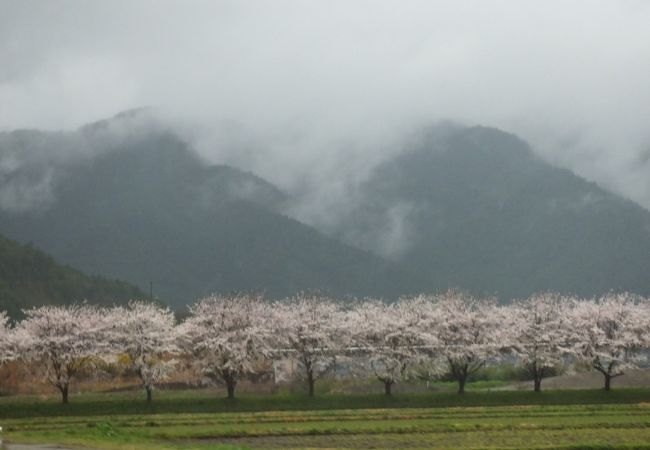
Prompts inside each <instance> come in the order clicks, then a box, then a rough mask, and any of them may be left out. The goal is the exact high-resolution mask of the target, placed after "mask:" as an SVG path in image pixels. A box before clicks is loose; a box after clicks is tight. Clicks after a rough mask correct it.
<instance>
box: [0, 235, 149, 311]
mask: <svg viewBox="0 0 650 450" xmlns="http://www.w3.org/2000/svg"><path fill="white" fill-rule="evenodd" d="M135 298H144V294H143V293H142V292H141V291H140V290H139V289H138V288H136V287H135V286H133V285H131V284H128V283H124V282H120V281H113V280H107V279H105V278H101V277H88V276H86V275H84V274H82V273H81V272H79V271H77V270H74V269H72V268H70V267H67V266H63V265H60V264H57V263H56V262H55V261H54V260H53V259H52V258H51V257H50V256H49V255H46V254H45V253H43V252H41V251H39V250H37V249H35V248H34V247H32V246H31V245H21V244H18V243H16V242H13V241H11V240H9V239H6V238H4V237H2V236H0V311H3V310H4V311H8V313H9V315H10V316H12V317H18V316H19V315H20V310H21V309H22V308H28V307H30V306H38V305H46V304H65V303H73V302H82V301H84V300H88V301H89V302H92V303H98V304H106V305H109V304H113V303H123V302H126V301H128V300H130V299H135Z"/></svg>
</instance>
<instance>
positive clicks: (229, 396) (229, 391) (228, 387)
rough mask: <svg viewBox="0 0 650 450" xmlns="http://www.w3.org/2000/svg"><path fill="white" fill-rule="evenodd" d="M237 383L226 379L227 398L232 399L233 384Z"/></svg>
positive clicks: (233, 396)
mask: <svg viewBox="0 0 650 450" xmlns="http://www.w3.org/2000/svg"><path fill="white" fill-rule="evenodd" d="M236 385H237V383H236V382H235V381H234V380H232V379H230V380H228V381H226V389H228V400H232V399H234V398H235V386H236Z"/></svg>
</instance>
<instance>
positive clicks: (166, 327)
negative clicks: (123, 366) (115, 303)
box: [108, 301, 177, 403]
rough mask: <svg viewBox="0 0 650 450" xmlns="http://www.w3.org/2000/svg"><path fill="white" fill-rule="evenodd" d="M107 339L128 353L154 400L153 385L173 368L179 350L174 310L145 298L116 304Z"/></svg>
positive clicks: (130, 362)
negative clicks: (144, 299) (174, 357)
mask: <svg viewBox="0 0 650 450" xmlns="http://www.w3.org/2000/svg"><path fill="white" fill-rule="evenodd" d="M110 315H111V322H112V325H111V327H110V329H109V330H108V331H109V334H108V340H109V342H110V343H111V348H112V350H113V351H114V352H116V353H118V354H123V355H126V357H127V358H128V364H129V366H130V368H131V370H133V372H134V373H135V374H136V375H138V377H139V378H140V381H141V382H142V386H143V387H144V388H145V390H146V392H147V402H148V403H151V401H152V391H153V388H154V386H155V385H156V384H157V383H159V382H160V381H161V380H164V379H165V378H167V377H168V376H169V374H170V373H171V372H173V370H174V368H175V364H176V361H175V360H173V359H171V357H172V356H173V355H174V354H175V353H176V352H177V347H176V335H175V330H174V325H175V323H176V319H175V318H174V313H173V312H172V311H170V310H169V308H167V307H163V306H160V305H157V304H154V303H150V302H145V301H131V302H129V304H128V305H127V306H120V307H116V308H113V309H112V311H111V314H110Z"/></svg>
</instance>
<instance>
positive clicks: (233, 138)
mask: <svg viewBox="0 0 650 450" xmlns="http://www.w3.org/2000/svg"><path fill="white" fill-rule="evenodd" d="M0 11H1V13H0V130H10V129H14V128H25V127H27V128H32V127H38V128H47V129H60V128H63V129H71V128H75V127H78V126H80V125H82V124H83V123H86V122H88V121H92V120H95V119H97V118H101V117H106V116H110V115H113V114H114V113H115V112H117V111H120V110H124V109H128V108H131V107H134V106H140V105H156V106H157V107H158V109H159V110H160V111H162V112H163V114H164V115H165V116H166V118H167V120H170V121H173V122H174V123H176V124H177V126H178V127H179V128H180V129H181V130H183V133H184V134H185V136H187V137H188V139H191V140H192V142H193V143H194V144H195V146H196V147H197V148H198V149H199V151H200V152H201V153H202V154H203V155H205V156H206V157H207V158H209V159H210V160H212V161H215V162H227V163H231V164H235V165H238V166H241V167H243V168H245V169H248V170H252V171H253V172H256V173H258V174H259V175H261V176H263V177H265V178H268V179H270V180H271V181H273V182H275V183H277V184H279V185H280V186H281V187H283V188H284V189H286V190H288V191H291V192H298V193H302V194H303V195H304V196H305V197H306V198H308V199H309V201H305V202H304V203H303V205H306V207H303V208H301V209H300V211H298V212H297V214H298V215H300V216H301V217H302V218H304V219H305V220H309V221H312V222H314V221H320V222H323V221H325V222H326V221H327V220H328V218H329V217H331V216H332V211H335V210H336V211H340V210H341V208H342V205H344V204H345V199H346V198H348V197H349V195H350V194H351V193H352V192H353V191H354V189H355V186H356V185H357V183H358V182H359V181H360V180H362V179H363V177H364V174H365V173H367V171H368V170H369V168H371V167H372V166H373V165H375V164H376V163H378V162H380V161H381V160H382V159H383V158H385V157H386V155H388V154H391V153H392V152H396V151H398V150H399V149H400V148H401V142H402V139H403V137H404V136H406V135H408V134H409V132H411V131H412V130H414V129H417V128H418V127H420V126H421V125H423V124H427V123H432V122H436V121H438V120H441V119H445V118H451V119H453V120H458V121H461V122H464V123H467V124H484V125H491V126H496V127H499V128H502V129H505V130H508V131H511V132H514V133H517V134H520V135H521V136H522V137H523V138H525V139H527V140H529V141H530V142H531V143H532V145H533V146H534V147H535V149H536V151H537V152H539V153H540V154H541V155H542V156H543V157H544V158H546V159H547V160H549V161H551V162H552V163H554V164H557V165H560V166H563V167H568V168H570V169H572V170H574V171H576V172H577V173H579V174H581V175H583V176H585V177H587V178H589V179H591V180H594V181H597V182H599V183H600V184H602V185H603V186H605V187H607V188H609V189H612V190H614V191H616V192H618V193H622V194H624V195H626V196H627V197H629V198H631V199H633V200H635V201H637V202H639V203H641V204H642V205H644V206H645V207H647V208H650V162H649V157H648V154H649V151H650V150H649V149H650V128H648V125H647V124H648V121H649V119H650V87H648V83H647V80H648V77H649V76H650V58H649V57H648V56H647V55H650V27H648V26H647V24H648V23H650V3H648V2H645V1H641V0H639V1H619V0H611V1H587V0H583V1H575V2H570V3H568V2H560V1H548V2H520V1H515V0H511V1H493V2H485V1H478V0H476V1H464V2H458V1H451V0H450V1H409V2H403V1H376V0H362V1H344V0H340V1H320V2H316V1H305V2H298V1H294V2H289V1H189V2H185V1H180V0H179V1H176V2H170V1H136V2H134V1H126V0H122V1H111V2H86V1H81V0H80V1H54V2H41V1H30V0H23V1H20V2H11V1H8V0H6V1H4V0H0ZM309 205H312V206H313V205H317V206H318V207H317V208H316V207H312V208H310V207H308V206H309Z"/></svg>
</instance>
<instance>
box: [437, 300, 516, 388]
mask: <svg viewBox="0 0 650 450" xmlns="http://www.w3.org/2000/svg"><path fill="white" fill-rule="evenodd" d="M431 316H432V318H433V320H432V321H431V328H432V329H433V331H434V332H435V335H436V337H437V340H438V351H439V354H440V356H441V357H442V359H444V360H445V361H446V363H447V365H448V369H449V371H450V373H451V375H452V376H453V377H454V378H455V379H456V380H457V381H458V392H459V393H460V394H462V393H464V392H465V383H466V381H467V378H468V377H469V376H471V375H472V374H473V373H475V372H476V371H478V370H479V369H480V368H482V367H483V366H484V365H485V364H486V362H487V360H488V359H490V358H494V357H497V356H499V355H500V354H501V352H502V351H503V349H504V346H505V342H507V333H508V331H507V328H506V327H505V319H504V317H503V315H502V312H501V310H500V308H498V307H497V305H496V302H495V301H493V300H477V299H474V298H472V297H470V296H469V295H466V294H463V293H461V292H458V291H448V292H446V293H445V294H442V295H440V296H438V298H437V301H436V304H435V311H434V312H433V313H432V314H431Z"/></svg>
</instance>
